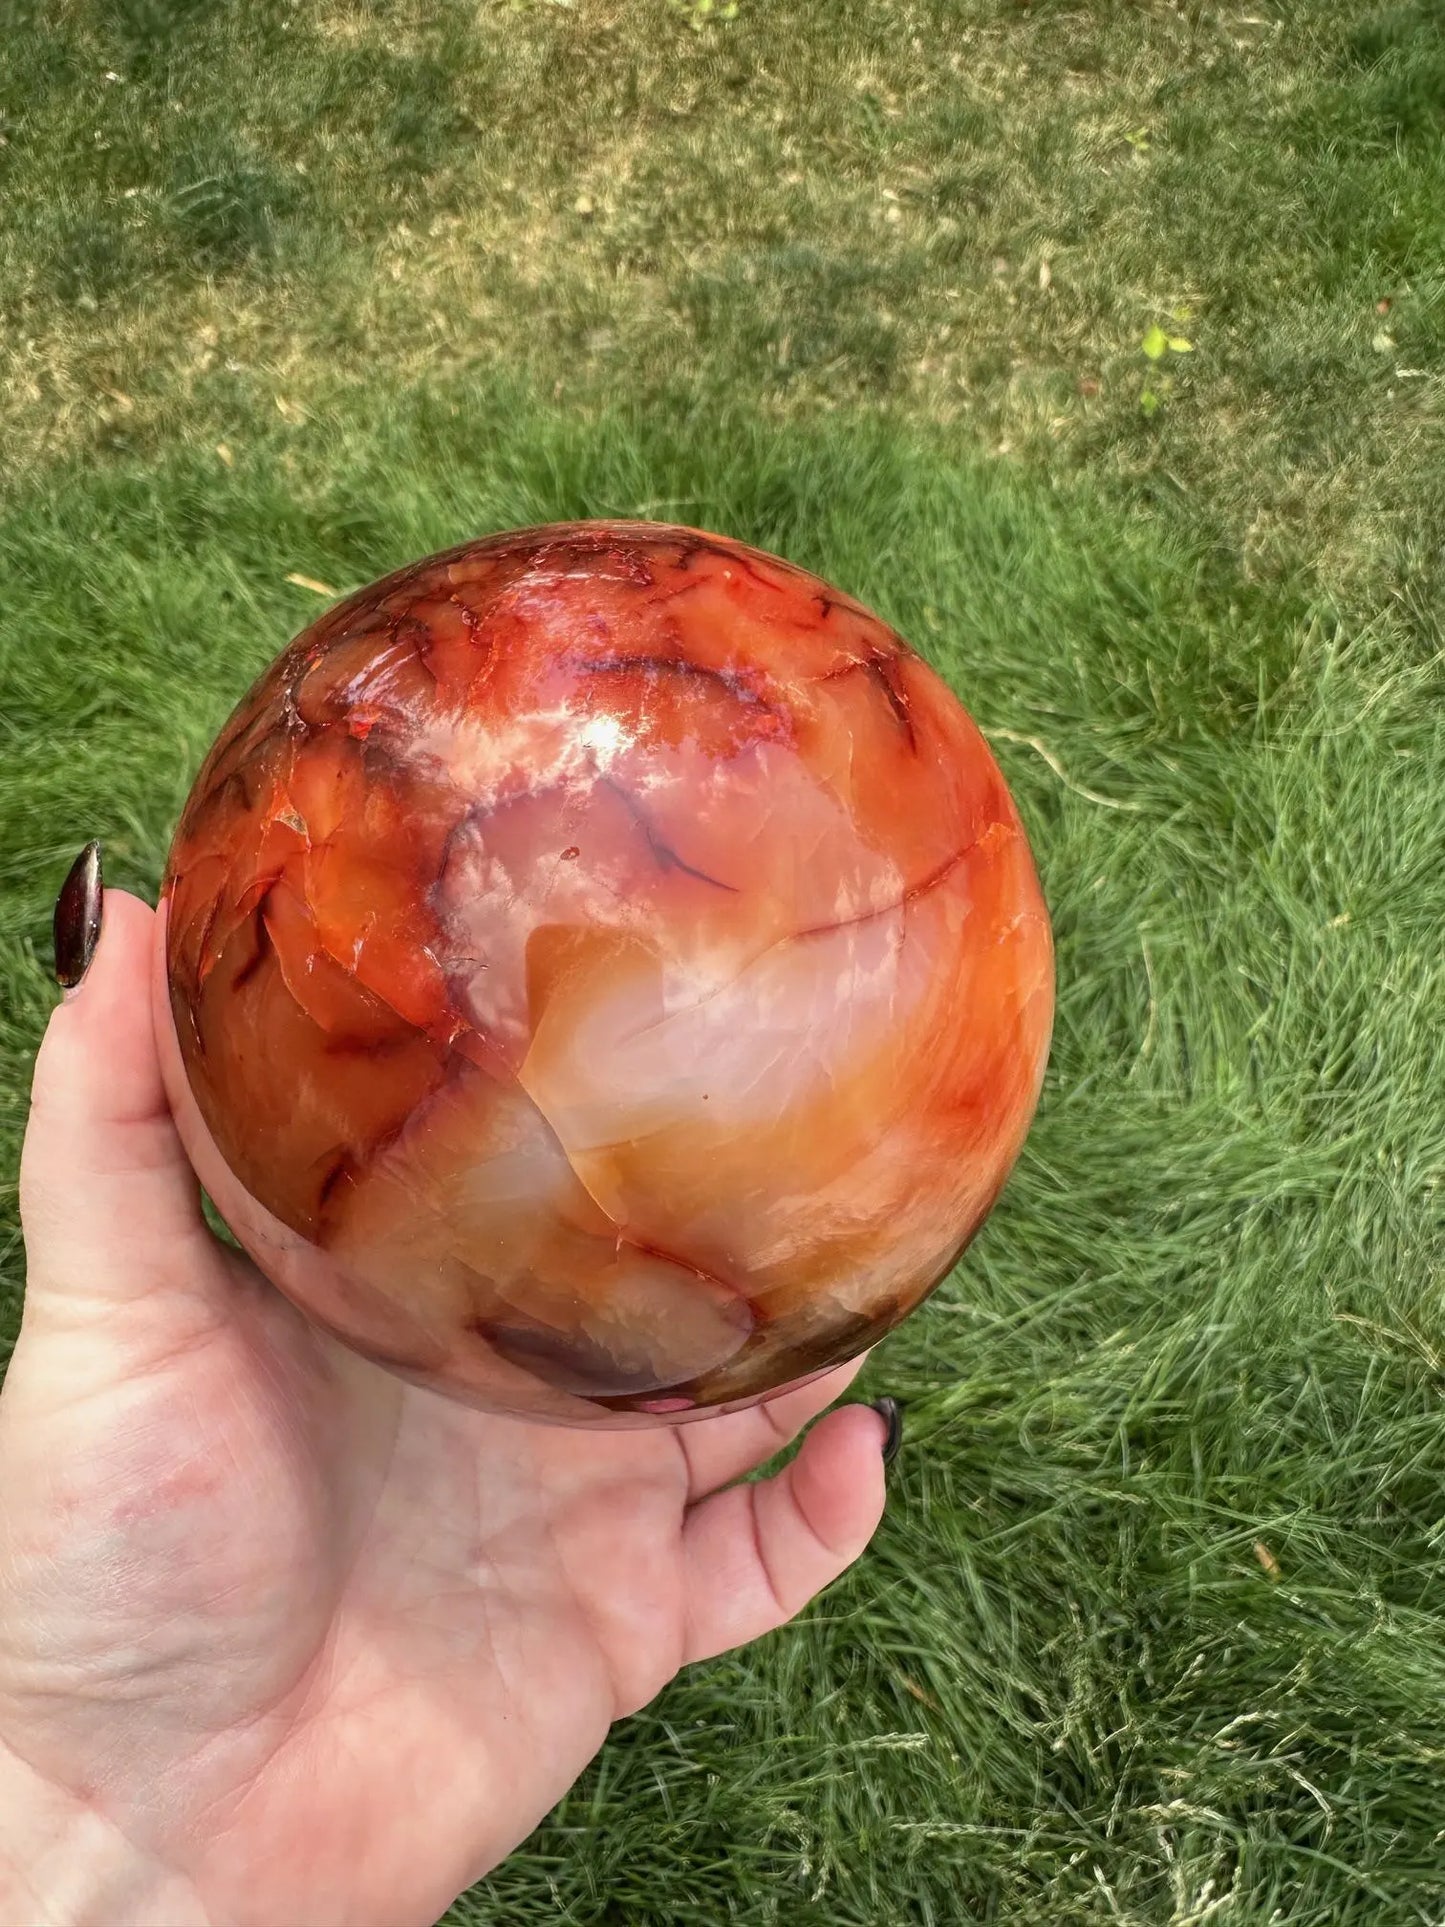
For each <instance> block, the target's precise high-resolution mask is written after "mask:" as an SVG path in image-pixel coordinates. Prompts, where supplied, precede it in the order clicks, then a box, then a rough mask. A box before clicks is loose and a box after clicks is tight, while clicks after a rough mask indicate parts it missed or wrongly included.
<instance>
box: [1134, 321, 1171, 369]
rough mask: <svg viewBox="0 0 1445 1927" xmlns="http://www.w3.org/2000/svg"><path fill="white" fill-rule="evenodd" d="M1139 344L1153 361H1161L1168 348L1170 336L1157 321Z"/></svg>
mask: <svg viewBox="0 0 1445 1927" xmlns="http://www.w3.org/2000/svg"><path fill="white" fill-rule="evenodd" d="M1139 346H1140V347H1141V348H1142V349H1143V350H1144V352H1145V354H1146V355H1148V357H1149V359H1150V360H1151V361H1159V360H1160V359H1161V358H1162V357H1163V355H1164V354H1165V353H1166V351H1167V350H1168V347H1169V337H1168V335H1166V334H1165V332H1164V330H1163V329H1162V328H1161V327H1160V326H1159V324H1158V322H1157V321H1156V322H1155V324H1154V326H1153V327H1152V328H1151V329H1150V330H1149V332H1148V334H1146V335H1145V337H1144V339H1143V340H1142V341H1141V342H1140V343H1139Z"/></svg>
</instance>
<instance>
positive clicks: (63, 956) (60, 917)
mask: <svg viewBox="0 0 1445 1927" xmlns="http://www.w3.org/2000/svg"><path fill="white" fill-rule="evenodd" d="M101 897H102V882H101V874H100V844H99V842H98V841H97V840H96V839H95V838H92V839H91V841H90V842H89V843H87V844H86V846H85V848H84V849H83V850H82V851H81V853H80V855H79V856H78V857H77V858H76V859H75V861H74V863H72V864H71V866H70V875H69V876H68V877H67V878H66V879H65V881H64V883H62V884H61V886H60V895H59V896H58V897H57V898H56V900H55V980H56V982H57V983H58V984H59V985H60V986H61V988H62V989H63V990H64V992H65V994H66V998H67V1000H69V998H71V997H73V996H74V995H75V993H76V991H77V990H78V989H79V988H80V984H81V979H82V978H83V977H84V976H85V973H86V971H87V970H89V968H90V960H91V958H92V957H93V956H94V955H95V946H96V945H97V943H99V941H100V911H101Z"/></svg>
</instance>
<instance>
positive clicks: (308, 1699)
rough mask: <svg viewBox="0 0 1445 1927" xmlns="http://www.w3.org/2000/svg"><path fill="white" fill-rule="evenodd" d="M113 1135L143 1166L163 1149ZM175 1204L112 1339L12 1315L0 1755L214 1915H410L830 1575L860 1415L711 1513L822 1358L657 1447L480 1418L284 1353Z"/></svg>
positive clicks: (80, 1319)
mask: <svg viewBox="0 0 1445 1927" xmlns="http://www.w3.org/2000/svg"><path fill="white" fill-rule="evenodd" d="M122 901H124V900H122ZM111 902H112V900H111V899H107V916H108V917H110V916H112V915H113V914H114V912H113V911H112V909H111ZM85 994H86V995H87V996H89V995H90V991H89V989H87V992H86V993H85ZM38 1085H39V1079H38V1078H37V1088H38ZM145 1128H146V1130H147V1131H148V1132H149V1137H148V1138H147V1140H146V1142H145V1144H144V1145H142V1144H141V1142H140V1140H139V1139H137V1140H135V1141H134V1143H133V1144H132V1150H133V1152H134V1155H135V1157H136V1159H137V1161H138V1162H139V1164H140V1165H141V1166H142V1167H144V1169H145V1171H146V1172H147V1173H149V1174H151V1175H154V1173H155V1171H156V1170H157V1169H159V1168H160V1167H161V1166H162V1165H164V1164H166V1163H167V1162H168V1161H170V1162H172V1163H173V1160H174V1158H175V1156H176V1147H175V1145H174V1141H173V1138H172V1137H171V1136H170V1132H171V1127H170V1125H169V1119H168V1118H166V1117H161V1116H159V1115H152V1116H150V1117H148V1118H147V1119H146V1120H145ZM34 1129H35V1126H34V1125H32V1131H33V1130H34ZM36 1155H37V1156H38V1155H39V1153H38V1152H37V1154H36ZM30 1158H31V1148H30V1144H29V1142H27V1159H30ZM176 1175H177V1173H176V1171H175V1170H174V1168H173V1169H172V1171H171V1176H172V1177H173V1178H174V1177H175V1176H176ZM186 1183H187V1186H188V1188H189V1189H190V1190H191V1191H192V1192H193V1186H191V1185H190V1184H189V1180H188V1179H187V1180H186ZM34 1189H35V1187H34V1184H33V1183H32V1185H31V1191H32V1194H33V1192H34ZM42 1190H43V1183H42ZM190 1210H191V1212H192V1214H193V1215H192V1218H191V1220H190V1221H189V1222H187V1223H186V1224H184V1225H181V1224H179V1223H177V1224H176V1225H174V1226H171V1227H169V1230H168V1235H161V1234H160V1233H152V1234H151V1235H149V1236H148V1237H147V1238H146V1239H145V1240H144V1249H145V1252H146V1256H145V1264H146V1266H147V1273H146V1280H145V1285H146V1289H145V1291H144V1293H143V1295H141V1296H139V1297H133V1298H132V1300H131V1302H130V1303H129V1305H128V1307H127V1310H126V1315H125V1316H123V1317H119V1316H115V1317H105V1316H98V1315H96V1314H95V1312H94V1310H91V1311H89V1312H84V1311H81V1312H77V1308H76V1302H75V1294H74V1293H73V1292H72V1293H70V1294H69V1295H67V1294H66V1292H64V1291H61V1292H57V1293H56V1294H55V1297H54V1300H53V1302H52V1298H51V1295H50V1294H49V1293H48V1292H40V1293H37V1294H36V1298H35V1302H34V1303H33V1304H32V1305H30V1306H28V1307H27V1315H26V1325H25V1330H24V1333H23V1335H22V1340H21V1343H20V1346H19V1347H18V1349H17V1353H16V1358H15V1362H14V1365H13V1367H12V1371H11V1375H10V1379H9V1381H8V1383H7V1386H6V1392H5V1398H4V1400H3V1402H0V1463H3V1466H4V1472H5V1477H4V1482H3V1487H0V1574H3V1575H5V1578H4V1579H3V1580H0V1739H3V1740H5V1741H7V1742H8V1743H9V1744H10V1746H11V1749H12V1750H13V1751H15V1752H17V1753H19V1754H20V1755H21V1756H22V1757H23V1758H24V1760H25V1761H26V1763H27V1764H28V1765H29V1766H30V1767H32V1768H33V1769H34V1770H35V1771H36V1772H38V1773H39V1774H41V1775H42V1776H44V1778H45V1779H46V1780H48V1781H50V1782H52V1783H53V1784H55V1785H57V1786H60V1787H63V1788H65V1789H67V1790H70V1791H74V1790H76V1789H78V1788H81V1787H84V1788H86V1789H87V1793H88V1794H89V1793H91V1792H93V1791H94V1790H95V1789H96V1786H97V1777H99V1779H100V1782H101V1788H100V1790H101V1792H102V1793H103V1797H104V1801H105V1803H106V1804H107V1806H108V1807H109V1808H111V1809H113V1810H115V1811H117V1812H123V1813H126V1814H133V1813H137V1812H139V1813H140V1815H141V1816H142V1817H141V1819H140V1821H139V1822H135V1823H132V1824H133V1828H137V1829H138V1830H139V1831H140V1832H141V1833H143V1834H144V1835H145V1844H146V1846H147V1848H148V1850H150V1851H152V1852H155V1853H157V1854H159V1855H160V1856H161V1857H163V1858H164V1859H165V1860H166V1862H167V1864H169V1865H171V1866H182V1867H184V1870H185V1872H186V1874H187V1877H188V1878H190V1879H192V1880H193V1881H194V1882H195V1884H196V1886H197V1888H198V1890H199V1891H200V1892H201V1894H202V1895H203V1897H204V1896H206V1895H207V1894H211V1893H214V1894H225V1895H232V1894H242V1895H244V1907H243V1910H242V1911H241V1912H240V1913H239V1915H238V1917H240V1918H243V1919H248V1920H249V1919H254V1920H256V1921H257V1922H265V1921H270V1920H274V1919H278V1918H304V1919H306V1920H307V1921H308V1922H315V1923H317V1927H320V1923H322V1922H324V1921H327V1920H330V1919H333V1918H334V1919H337V1920H345V1921H347V1922H364V1921H367V1920H375V1921H378V1922H385V1923H387V1927H399V1924H400V1923H402V1922H405V1921H409V1920H417V1921H426V1920H428V1919H431V1918H433V1917H434V1916H435V1915H436V1914H437V1913H439V1912H440V1911H441V1910H442V1909H443V1908H444V1907H445V1905H446V1904H447V1902H448V1901H449V1900H450V1898H451V1897H452V1895H454V1894H455V1893H456V1892H457V1891H458V1890H459V1889H460V1888H461V1887H463V1886H464V1885H466V1884H467V1883H468V1881H469V1880H471V1879H473V1878H475V1877H477V1876H478V1875H480V1874H481V1873H482V1872H483V1871H485V1870H486V1868H488V1867H489V1866H491V1865H493V1864H494V1863H495V1862H496V1860H497V1859H498V1858H500V1856H501V1855H502V1854H504V1853H505V1852H507V1851H508V1850H509V1849H510V1848H511V1847H512V1846H513V1845H514V1844H515V1843H516V1842H517V1841H518V1840H519V1839H521V1838H522V1837H524V1836H525V1834H526V1833H527V1832H529V1831H530V1830H531V1828H532V1827H533V1826H534V1825H535V1824H536V1822H537V1821H538V1820H539V1819H540V1818H541V1817H542V1816H543V1814H544V1813H545V1812H546V1811H547V1809H548V1808H549V1807H550V1806H551V1805H552V1804H553V1803H554V1802H555V1800H556V1799H557V1798H558V1797H559V1796H560V1795H561V1794H562V1792H563V1791H565V1789H566V1787H567V1786H568V1785H569V1784H570V1783H571V1781H572V1780H573V1779H574V1778H575V1777H576V1775H577V1773H578V1772H579V1771H580V1770H581V1768H582V1767H583V1765H584V1764H585V1763H586V1761H587V1760H588V1759H589V1758H590V1757H591V1756H592V1754H593V1753H594V1752H595V1751H596V1750H597V1748H598V1747H599V1746H600V1744H601V1743H602V1740H603V1739H604V1737H605V1735H606V1732H607V1728H608V1725H609V1723H610V1722H611V1721H612V1720H613V1719H614V1718H616V1717H618V1716H619V1715H621V1714H625V1713H628V1712H631V1711H633V1710H635V1709H636V1708H637V1707H639V1706H641V1705H643V1704H644V1703H645V1702H646V1701H647V1700H649V1699H650V1698H651V1697H652V1696H653V1695H654V1694H655V1693H656V1692H658V1691H659V1690H660V1688H661V1687H662V1686H663V1685H664V1684H665V1683H666V1682H667V1681H668V1680H669V1679H670V1678H671V1677H672V1676H673V1674H674V1673H675V1672H676V1671H677V1670H678V1668H679V1666H681V1665H682V1664H684V1663H685V1662H686V1661H688V1660H689V1659H697V1658H701V1657H705V1656H707V1655H708V1654H709V1653H712V1652H716V1651H720V1650H722V1649H723V1648H725V1647H726V1646H729V1645H733V1644H737V1643H741V1642H742V1641H743V1640H745V1639H747V1638H751V1637H753V1636H755V1635H756V1634H757V1633H758V1632H761V1631H764V1630H766V1629H767V1628H768V1627H769V1626H770V1625H775V1624H778V1623H780V1621H781V1620H782V1619H784V1618H786V1617H787V1616H788V1615H789V1614H790V1613H791V1612H793V1611H796V1610H797V1607H798V1606H799V1605H801V1604H802V1603H803V1601H804V1600H805V1599H806V1598H807V1597H808V1596H810V1594H811V1593H812V1592H813V1591H815V1590H816V1589H817V1587H818V1585H820V1584H822V1583H826V1579H827V1578H829V1577H831V1576H832V1573H833V1571H834V1570H837V1569H839V1568H840V1567H841V1565H842V1564H845V1563H846V1562H847V1557H848V1556H851V1551H850V1550H849V1549H846V1548H842V1547H839V1546H836V1545H832V1544H830V1543H829V1542H830V1541H831V1540H832V1539H834V1538H843V1539H845V1540H846V1539H849V1538H851V1537H853V1536H855V1535H856V1526H855V1525H854V1523H853V1514H854V1513H855V1512H856V1511H857V1496H856V1491H855V1492H846V1493H845V1492H844V1491H843V1488H842V1484H841V1482H840V1475H842V1476H843V1477H850V1478H851V1480H852V1483H853V1485H854V1486H855V1487H856V1485H857V1483H858V1479H859V1476H860V1471H861V1474H862V1476H863V1477H864V1479H865V1480H866V1479H872V1478H873V1477H875V1475H876V1449H877V1447H876V1439H877V1434H876V1431H875V1429H874V1427H875V1425H876V1421H873V1420H871V1419H868V1420H860V1419H859V1417H858V1414H857V1413H856V1412H853V1413H850V1414H843V1413H840V1414H837V1415H835V1417H834V1418H832V1419H830V1420H829V1422H828V1424H827V1425H826V1426H824V1427H820V1428H818V1431H817V1432H816V1433H815V1434H814V1435H813V1438H812V1439H811V1440H810V1447H809V1451H808V1452H807V1453H805V1454H804V1455H803V1457H801V1458H800V1459H798V1460H797V1461H795V1462H794V1464H793V1466H792V1467H791V1468H790V1470H789V1474H788V1475H787V1476H786V1477H785V1478H782V1479H779V1480H777V1481H773V1482H769V1483H768V1484H765V1485H755V1486H749V1487H741V1488H740V1487H733V1488H732V1489H731V1490H726V1491H719V1490H718V1489H719V1488H724V1487H727V1486H728V1485H729V1483H730V1481H732V1480H734V1479H736V1478H737V1476H738V1475H739V1474H740V1473H742V1472H743V1471H745V1470H747V1469H748V1468H749V1467H750V1466H751V1465H753V1464H756V1463H757V1462H759V1461H760V1460H761V1459H762V1458H764V1457H766V1456H767V1455H768V1453H769V1452H770V1451H771V1450H773V1449H775V1447H776V1446H777V1444H778V1443H779V1441H780V1440H781V1439H782V1438H785V1437H787V1436H790V1435H791V1434H792V1433H793V1432H795V1431H796V1430H797V1429H798V1428H799V1427H800V1426H801V1424H802V1423H804V1422H805V1420H806V1419H807V1418H808V1417H810V1416H812V1414H813V1413H814V1412H816V1411H817V1410H819V1409H820V1408H821V1407H822V1405H823V1404H825V1403H826V1402H827V1401H828V1399H830V1398H831V1397H834V1396H836V1394H837V1392H838V1391H839V1390H840V1389H841V1387H842V1384H844V1383H846V1381H847V1379H848V1378H849V1377H851V1376H852V1371H851V1369H845V1370H844V1371H843V1372H841V1373H837V1374H834V1375H832V1378H831V1381H823V1382H819V1383H818V1384H816V1385H812V1386H809V1387H807V1388H806V1389H804V1390H803V1391H801V1392H798V1393H794V1394H792V1395H790V1396H789V1397H788V1398H786V1399H784V1400H780V1401H777V1402H776V1403H775V1405H774V1407H773V1408H772V1410H771V1412H770V1413H762V1412H755V1413H746V1414H739V1415H737V1416H735V1417H730V1418H723V1419H717V1420H711V1421H706V1422H704V1423H703V1424H701V1425H695V1426H692V1427H689V1428H684V1429H682V1430H680V1431H673V1430H657V1431H648V1432H624V1433H608V1434H600V1435H591V1436H585V1437H584V1436H583V1435H581V1434H578V1433H575V1432H569V1431H561V1430H555V1429H552V1428H547V1427H542V1426H534V1425H524V1424H520V1423H517V1422H514V1421H510V1420H504V1419H497V1418H491V1417H488V1416H485V1415H482V1414H479V1413H474V1412H471V1411H468V1410H465V1409H463V1408H461V1407H459V1406H454V1405H451V1404H449V1403H447V1402H445V1401H443V1400H441V1399H439V1398H437V1397H435V1396H433V1395H432V1394H430V1393H427V1392H424V1391H420V1390H415V1389H412V1388H410V1387H405V1386H403V1385H402V1384H401V1383H400V1382H399V1381H397V1380H395V1379H393V1378H392V1377H391V1376H390V1375H388V1374H386V1373H384V1372H382V1371H380V1370H378V1369H377V1368H375V1367H374V1366H371V1365H369V1364H367V1363H366V1362H364V1361H363V1360H361V1359H359V1358H355V1357H353V1356H352V1355H351V1354H349V1353H346V1352H344V1351H343V1350H341V1348H339V1347H338V1346H336V1345H334V1344H333V1343H332V1342H331V1341H330V1340H328V1339H326V1338H324V1337H322V1336H321V1335H319V1334H318V1333H316V1332H315V1331H314V1330H313V1329H312V1328H311V1327H310V1326H309V1325H308V1324H307V1323H306V1322H305V1321H304V1320H303V1319H302V1318H301V1317H300V1316H299V1315H298V1314H297V1313H295V1312H294V1311H293V1310H292V1309H291V1308H290V1307H289V1306H288V1305H287V1304H286V1303H285V1301H284V1300H282V1299H280V1298H279V1297H278V1296H277V1294H275V1293H274V1292H273V1291H272V1290H271V1289H270V1287H269V1286H267V1285H266V1284H265V1283H264V1281H263V1280H261V1279H260V1278H259V1276H258V1275H257V1274H256V1273H255V1272H254V1271H253V1269H252V1268H251V1266H250V1265H249V1263H248V1262H247V1261H245V1260H243V1259H241V1258H240V1257H238V1256H237V1255H236V1254H235V1253H234V1252H232V1251H229V1250H227V1249H226V1248H224V1247H222V1246H220V1245H218V1244H217V1243H215V1241H214V1240H212V1239H211V1238H210V1235H209V1233H207V1232H206V1231H205V1229H204V1226H203V1224H202V1223H201V1221H200V1220H199V1217H198V1216H196V1215H194V1198H193V1196H192V1198H191V1203H190ZM34 1215H35V1213H34V1211H33V1210H31V1211H28V1212H27V1231H28V1232H29V1231H30V1224H29V1219H30V1218H31V1217H33V1216H34ZM163 1229H164V1227H163ZM31 1242H32V1244H33V1243H34V1242H35V1240H34V1238H33V1236H32V1239H31ZM112 1242H113V1243H114V1242H116V1241H112ZM120 1242H121V1243H122V1244H124V1242H125V1241H120ZM31 1255H32V1281H33V1280H34V1277H35V1252H34V1251H33V1250H32V1254H31ZM131 1262H134V1257H133V1254H129V1253H128V1252H126V1251H123V1252H122V1254H121V1255H120V1256H119V1257H117V1258H116V1259H115V1263H116V1264H117V1265H118V1266H119V1267H120V1268H121V1270H122V1271H124V1269H125V1267H126V1265H127V1264H128V1263H131ZM84 1296H85V1294H84V1293H81V1294H80V1299H81V1301H82V1303H83V1301H84ZM825 1435H826V1436H825ZM850 1455H851V1456H850ZM845 1460H846V1461H847V1464H846V1465H845V1464H844V1463H843V1462H844V1461H845ZM709 1493H711V1494H713V1495H714V1496H712V1497H711V1498H708V1497H707V1495H708V1494H709ZM870 1509H871V1510H873V1511H874V1516H876V1508H872V1507H870V1505H869V1502H868V1501H867V1499H866V1498H865V1501H864V1512H865V1515H866V1512H867V1511H868V1510H870ZM800 1522H801V1532H802V1535H803V1537H801V1538H800ZM871 1523H872V1521H871V1519H866V1518H865V1524H864V1529H863V1537H865V1538H866V1535H867V1531H869V1530H871ZM98 1731H102V1732H104V1734H105V1743H104V1747H103V1749H102V1752H103V1758H102V1759H101V1760H100V1762H99V1776H98V1771H97V1768H98V1763H97V1733H98ZM232 1905H233V1906H234V1903H232Z"/></svg>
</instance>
